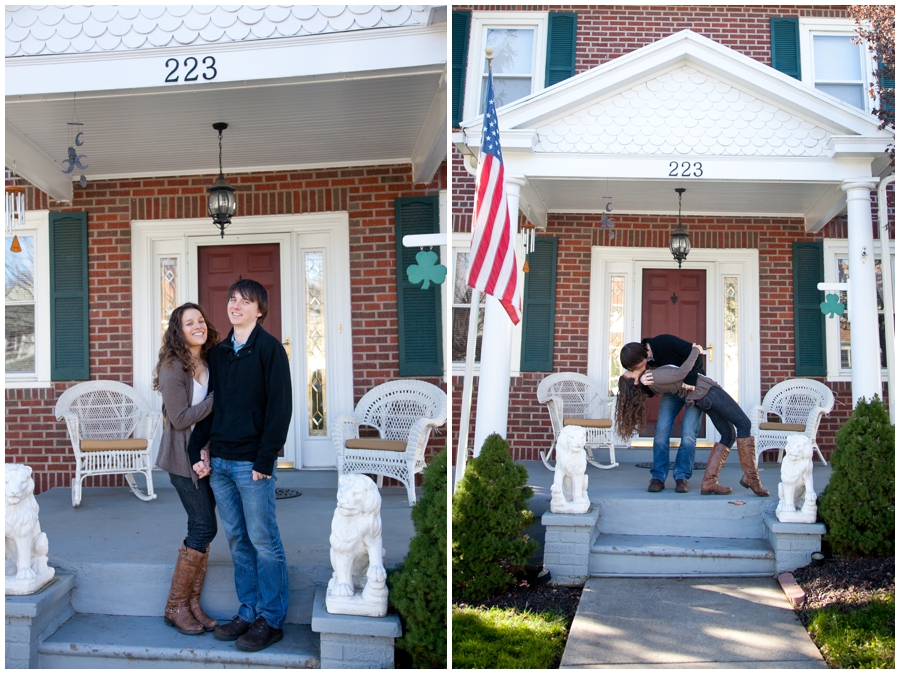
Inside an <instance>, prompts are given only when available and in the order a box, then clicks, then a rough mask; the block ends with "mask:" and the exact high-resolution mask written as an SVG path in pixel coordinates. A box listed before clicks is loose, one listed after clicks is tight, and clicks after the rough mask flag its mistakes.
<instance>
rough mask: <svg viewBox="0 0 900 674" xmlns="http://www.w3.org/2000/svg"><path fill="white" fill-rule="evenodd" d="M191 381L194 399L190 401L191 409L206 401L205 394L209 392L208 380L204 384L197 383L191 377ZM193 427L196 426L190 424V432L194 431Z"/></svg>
mask: <svg viewBox="0 0 900 674" xmlns="http://www.w3.org/2000/svg"><path fill="white" fill-rule="evenodd" d="M191 381H192V382H194V397H193V399H192V400H191V407H193V406H194V405H199V404H200V403H202V402H203V401H204V400H206V393H207V391H209V379H207V380H206V383H205V384H199V383H197V380H196V379H194V378H193V377H191ZM195 425H196V424H191V430H194V426H195Z"/></svg>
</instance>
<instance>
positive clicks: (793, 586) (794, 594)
mask: <svg viewBox="0 0 900 674" xmlns="http://www.w3.org/2000/svg"><path fill="white" fill-rule="evenodd" d="M778 584H779V585H781V589H782V591H783V592H784V596H785V597H787V599H788V601H789V602H791V606H793V607H794V608H802V607H803V606H805V605H806V593H805V592H804V591H803V588H802V587H800V586H799V585H798V584H797V580H796V579H795V578H794V574H793V573H791V572H790V571H787V572H785V573H781V574H778Z"/></svg>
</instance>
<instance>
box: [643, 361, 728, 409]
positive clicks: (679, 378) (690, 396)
mask: <svg viewBox="0 0 900 674" xmlns="http://www.w3.org/2000/svg"><path fill="white" fill-rule="evenodd" d="M699 355H700V351H698V350H697V347H694V348H693V349H691V355H690V356H688V359H687V360H686V361H684V363H683V364H682V365H681V367H675V366H674V365H663V366H661V367H658V368H656V369H655V370H652V372H653V386H651V387H650V390H651V391H653V392H654V393H672V394H674V395H677V396H678V397H679V398H684V399H685V401H686V402H687V404H688V405H693V404H694V403H695V402H696V401H698V400H700V399H701V398H703V397H705V396H706V394H707V393H709V390H710V389H711V388H712V387H713V386H718V387H719V388H722V387H721V386H719V385H718V384H717V383H716V382H715V381H713V380H712V379H710V378H709V377H707V376H706V375H702V374H701V375H698V376H697V386H696V388H694V390H693V391H686V390H685V389H684V388H683V387H682V384H683V383H684V378H685V377H686V376H687V374H688V372H690V371H691V368H693V367H694V362H695V361H696V360H697V356H699Z"/></svg>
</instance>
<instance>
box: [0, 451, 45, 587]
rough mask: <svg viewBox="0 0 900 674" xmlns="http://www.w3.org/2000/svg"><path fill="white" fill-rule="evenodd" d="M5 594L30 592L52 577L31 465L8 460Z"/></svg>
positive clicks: (6, 476)
mask: <svg viewBox="0 0 900 674" xmlns="http://www.w3.org/2000/svg"><path fill="white" fill-rule="evenodd" d="M5 478H6V594H31V593H33V592H36V591H37V590H38V589H40V588H41V587H42V586H43V585H45V584H46V583H48V582H49V581H50V580H52V578H53V576H54V574H55V573H56V571H55V570H54V569H52V568H50V567H49V566H47V554H48V553H49V545H48V542H47V534H45V533H44V532H42V531H41V525H40V522H39V521H38V513H39V512H40V508H39V506H38V503H37V500H36V499H35V498H34V478H33V477H32V471H31V466H26V465H24V464H21V463H7V464H6V474H5Z"/></svg>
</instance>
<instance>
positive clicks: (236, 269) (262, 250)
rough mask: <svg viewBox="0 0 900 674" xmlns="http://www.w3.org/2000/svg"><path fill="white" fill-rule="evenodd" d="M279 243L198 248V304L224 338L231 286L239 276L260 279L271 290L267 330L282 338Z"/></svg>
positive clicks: (229, 323)
mask: <svg viewBox="0 0 900 674" xmlns="http://www.w3.org/2000/svg"><path fill="white" fill-rule="evenodd" d="M279 248H280V246H279V244H277V243H254V244H246V245H234V246H201V247H200V248H198V249H197V281H198V287H199V289H200V291H199V298H198V303H199V304H200V306H201V307H203V309H204V311H206V314H207V316H209V320H210V322H211V323H212V324H213V325H214V326H216V330H218V331H219V336H220V337H222V338H224V337H225V336H226V335H227V334H228V331H229V330H231V322H230V321H229V320H228V312H227V305H228V298H227V297H226V293H227V292H228V288H229V286H230V285H231V284H232V283H234V282H235V281H237V280H238V279H239V278H246V279H253V280H254V281H259V282H260V283H261V284H262V285H263V287H264V288H265V289H266V291H267V292H268V293H269V313H268V315H267V316H266V320H265V322H264V323H263V328H265V330H266V332H268V333H269V334H271V335H274V336H275V337H277V338H278V339H279V340H281V256H280V250H279Z"/></svg>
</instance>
